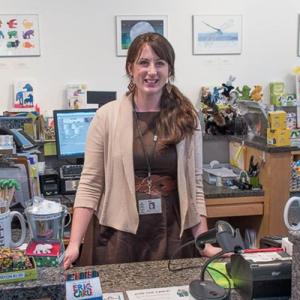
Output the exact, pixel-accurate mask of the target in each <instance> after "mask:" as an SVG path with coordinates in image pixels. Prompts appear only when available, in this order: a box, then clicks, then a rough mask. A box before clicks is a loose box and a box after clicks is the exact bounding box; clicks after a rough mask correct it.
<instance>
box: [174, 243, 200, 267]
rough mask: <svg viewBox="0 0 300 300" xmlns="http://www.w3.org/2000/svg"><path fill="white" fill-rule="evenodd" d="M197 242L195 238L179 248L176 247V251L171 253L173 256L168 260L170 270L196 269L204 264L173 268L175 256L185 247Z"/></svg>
mask: <svg viewBox="0 0 300 300" xmlns="http://www.w3.org/2000/svg"><path fill="white" fill-rule="evenodd" d="M194 243H195V240H194V239H193V240H190V241H188V242H186V243H184V244H182V245H181V246H180V247H179V248H178V249H176V251H175V252H174V253H173V254H172V255H171V258H170V259H169V261H168V270H169V271H170V272H178V271H182V270H188V269H196V268H201V266H202V264H201V265H197V266H190V267H182V268H174V269H173V268H171V261H172V260H173V259H174V258H175V256H176V254H177V253H178V252H179V251H180V250H181V249H182V248H184V247H187V246H189V245H191V244H194Z"/></svg>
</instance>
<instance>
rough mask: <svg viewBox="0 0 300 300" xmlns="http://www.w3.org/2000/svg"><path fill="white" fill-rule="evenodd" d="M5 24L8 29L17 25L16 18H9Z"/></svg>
mask: <svg viewBox="0 0 300 300" xmlns="http://www.w3.org/2000/svg"><path fill="white" fill-rule="evenodd" d="M6 24H7V26H8V28H9V29H12V28H16V27H17V25H18V23H17V19H11V20H9V21H8V22H7V23H6Z"/></svg>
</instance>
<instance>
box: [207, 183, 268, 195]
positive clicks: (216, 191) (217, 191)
mask: <svg viewBox="0 0 300 300" xmlns="http://www.w3.org/2000/svg"><path fill="white" fill-rule="evenodd" d="M203 189H204V195H205V198H206V199H210V198H231V197H255V196H263V195H264V191H263V190H240V189H230V188H228V187H225V186H215V185H212V184H208V183H207V182H205V181H204V182H203Z"/></svg>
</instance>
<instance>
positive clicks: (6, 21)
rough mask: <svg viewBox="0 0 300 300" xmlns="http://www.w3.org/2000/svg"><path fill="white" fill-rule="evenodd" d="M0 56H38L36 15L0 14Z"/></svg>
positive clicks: (38, 39) (38, 42)
mask: <svg viewBox="0 0 300 300" xmlns="http://www.w3.org/2000/svg"><path fill="white" fill-rule="evenodd" d="M0 56H7V57H9V56H40V38H39V24H38V15H34V14H28V15H8V14H7V15H6V14H0Z"/></svg>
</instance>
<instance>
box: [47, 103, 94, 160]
mask: <svg viewBox="0 0 300 300" xmlns="http://www.w3.org/2000/svg"><path fill="white" fill-rule="evenodd" d="M95 114H96V109H70V110H54V111H53V117H54V126H55V136H56V151H57V156H58V158H60V159H67V158H83V157H84V151H85V142H86V138H87V131H88V128H89V126H90V123H91V121H92V119H93V117H94V116H95Z"/></svg>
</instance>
